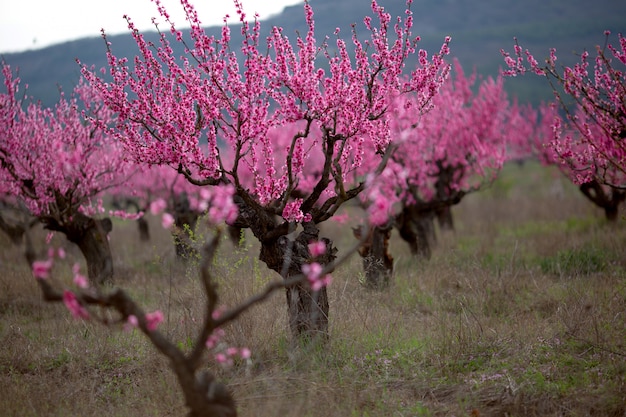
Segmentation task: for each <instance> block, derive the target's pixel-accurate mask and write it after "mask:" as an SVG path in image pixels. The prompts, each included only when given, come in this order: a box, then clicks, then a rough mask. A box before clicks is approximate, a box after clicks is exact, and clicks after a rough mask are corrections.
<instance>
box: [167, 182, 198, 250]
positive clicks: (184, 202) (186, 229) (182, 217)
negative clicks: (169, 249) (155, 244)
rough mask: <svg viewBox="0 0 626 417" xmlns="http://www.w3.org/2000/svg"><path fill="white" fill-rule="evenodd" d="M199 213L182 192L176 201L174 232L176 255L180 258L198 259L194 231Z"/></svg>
mask: <svg viewBox="0 0 626 417" xmlns="http://www.w3.org/2000/svg"><path fill="white" fill-rule="evenodd" d="M198 217H199V216H198V213H197V212H195V211H194V210H192V209H191V206H190V204H189V199H188V198H187V195H185V194H181V195H179V196H177V197H176V198H175V201H174V224H175V225H176V230H175V232H174V233H173V236H174V246H175V248H176V256H178V258H179V259H183V260H189V259H194V258H196V259H197V256H198V251H197V250H196V248H195V247H194V244H193V241H194V232H195V230H196V225H197V224H198Z"/></svg>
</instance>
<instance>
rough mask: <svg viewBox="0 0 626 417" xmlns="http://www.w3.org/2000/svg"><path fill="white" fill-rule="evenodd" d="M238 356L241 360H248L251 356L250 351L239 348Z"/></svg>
mask: <svg viewBox="0 0 626 417" xmlns="http://www.w3.org/2000/svg"><path fill="white" fill-rule="evenodd" d="M239 356H241V359H250V357H251V356H252V352H250V349H248V348H241V350H240V351H239Z"/></svg>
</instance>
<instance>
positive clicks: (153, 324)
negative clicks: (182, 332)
mask: <svg viewBox="0 0 626 417" xmlns="http://www.w3.org/2000/svg"><path fill="white" fill-rule="evenodd" d="M162 322H163V313H162V312H161V310H156V311H153V312H151V313H146V328H147V329H148V330H149V331H151V332H153V331H155V330H156V329H157V327H159V324H161V323H162Z"/></svg>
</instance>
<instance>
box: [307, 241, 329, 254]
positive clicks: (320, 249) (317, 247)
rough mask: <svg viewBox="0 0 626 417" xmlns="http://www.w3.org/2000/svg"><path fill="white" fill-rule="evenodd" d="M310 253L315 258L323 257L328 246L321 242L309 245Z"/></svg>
mask: <svg viewBox="0 0 626 417" xmlns="http://www.w3.org/2000/svg"><path fill="white" fill-rule="evenodd" d="M309 252H311V255H312V256H313V257H317V256H321V255H323V254H325V253H326V244H325V243H324V242H323V241H321V240H318V241H315V242H311V243H309Z"/></svg>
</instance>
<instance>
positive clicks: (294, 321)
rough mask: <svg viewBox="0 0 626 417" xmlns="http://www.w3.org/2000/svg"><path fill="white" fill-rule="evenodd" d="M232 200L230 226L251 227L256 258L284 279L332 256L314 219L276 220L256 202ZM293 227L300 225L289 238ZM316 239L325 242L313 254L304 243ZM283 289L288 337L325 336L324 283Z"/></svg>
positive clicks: (296, 340) (332, 250)
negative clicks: (233, 213)
mask: <svg viewBox="0 0 626 417" xmlns="http://www.w3.org/2000/svg"><path fill="white" fill-rule="evenodd" d="M234 201H235V203H236V204H237V206H238V208H239V216H238V217H237V220H236V221H235V222H234V223H233V224H232V225H231V226H233V227H238V228H249V229H250V230H251V231H252V233H253V234H254V236H255V237H256V238H257V239H258V240H259V242H260V243H261V251H260V253H259V260H260V261H262V262H264V263H265V264H266V265H267V267H268V268H269V269H271V270H273V271H276V272H277V273H278V274H280V276H281V277H282V278H283V279H284V280H285V281H288V280H290V279H291V278H292V277H295V276H297V275H300V274H302V266H303V265H305V264H308V263H311V262H317V263H319V264H320V265H322V266H325V265H328V264H329V263H331V262H332V261H333V260H334V259H335V257H336V253H337V249H336V248H334V247H333V244H332V242H331V241H330V240H329V239H326V238H321V239H320V238H319V229H318V227H317V225H315V224H314V223H312V222H310V223H304V224H302V225H301V226H296V225H294V224H287V223H285V222H281V223H278V222H277V220H276V218H275V217H274V215H272V214H270V211H269V210H266V209H265V208H264V207H261V206H259V205H257V203H256V202H254V201H252V200H250V201H248V202H246V201H245V200H244V198H243V197H241V196H235V197H234ZM296 227H302V229H301V231H300V232H299V233H298V234H297V237H295V238H293V234H294V233H295V232H296V230H295V228H296ZM318 240H319V241H323V242H324V243H325V245H326V252H325V253H324V254H323V255H321V256H318V257H316V258H313V257H312V255H311V253H310V252H309V248H308V245H309V243H311V242H314V241H318ZM285 292H286V299H287V314H288V322H289V330H290V332H291V336H292V341H293V342H294V343H303V342H304V343H308V342H312V341H325V340H327V339H328V336H329V335H328V314H329V302H328V294H327V290H326V287H322V288H320V289H319V291H313V290H312V289H311V287H310V286H309V285H308V283H307V282H304V283H301V284H296V285H292V286H289V287H287V288H286V289H285Z"/></svg>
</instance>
